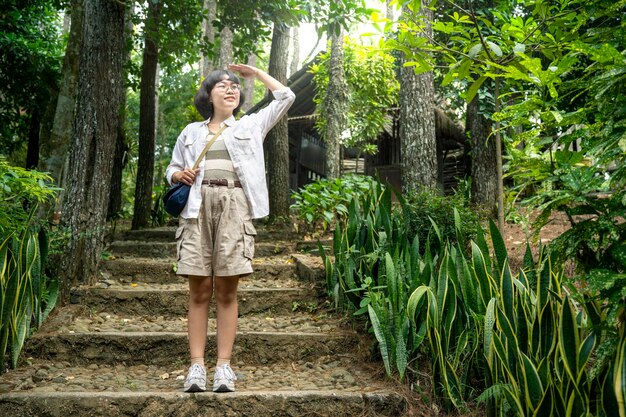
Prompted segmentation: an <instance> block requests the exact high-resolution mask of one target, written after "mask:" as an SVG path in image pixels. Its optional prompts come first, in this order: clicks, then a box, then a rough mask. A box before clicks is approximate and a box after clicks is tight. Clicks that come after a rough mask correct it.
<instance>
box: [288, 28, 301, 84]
mask: <svg viewBox="0 0 626 417" xmlns="http://www.w3.org/2000/svg"><path fill="white" fill-rule="evenodd" d="M291 44H292V45H293V48H292V49H291V64H290V68H289V76H291V75H292V74H293V73H295V72H296V71H298V66H299V65H300V28H299V27H297V26H294V27H292V28H291Z"/></svg>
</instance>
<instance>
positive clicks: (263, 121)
mask: <svg viewBox="0 0 626 417" xmlns="http://www.w3.org/2000/svg"><path fill="white" fill-rule="evenodd" d="M272 94H273V95H274V100H273V101H272V102H270V104H269V105H267V106H266V107H264V108H263V109H261V110H259V111H258V112H257V113H254V114H251V115H246V116H243V117H242V118H241V119H239V120H235V118H234V117H232V116H231V117H230V118H228V119H227V120H225V121H224V124H226V125H227V126H228V127H227V128H226V129H225V130H224V131H223V132H222V135H221V137H222V138H223V139H224V144H225V145H226V149H227V150H228V153H229V155H230V158H231V160H232V161H233V166H234V167H235V172H236V173H237V176H238V177H239V181H241V186H242V188H243V191H244V193H245V194H246V197H247V198H248V204H249V205H250V210H251V213H252V218H253V219H256V218H259V217H265V216H267V215H268V214H269V211H270V210H269V197H268V192H267V182H266V179H265V159H264V155H263V140H264V139H265V135H267V132H269V131H270V129H271V128H272V127H274V125H275V124H276V123H277V122H278V121H279V120H280V119H281V117H283V116H284V115H285V114H287V110H289V107H291V105H292V104H293V102H294V100H295V98H296V96H295V94H294V93H293V92H292V91H291V89H290V88H288V87H285V88H284V89H280V90H276V91H274V92H273V93H272ZM208 123H209V120H205V121H204V122H196V123H190V124H188V125H187V126H186V127H185V128H184V129H183V131H182V132H181V134H180V135H179V136H178V139H177V140H176V145H175V146H174V151H173V152H172V161H171V162H170V164H169V165H168V167H167V170H166V172H165V175H166V177H167V182H168V183H170V184H172V174H174V173H175V172H177V171H182V170H183V169H185V168H191V167H192V166H193V164H194V163H195V162H196V159H197V158H198V156H199V155H200V153H201V152H202V149H204V147H205V145H206V144H207V141H208V140H209V132H208V128H207V124H208ZM205 162H206V161H205V160H204V159H203V160H202V161H201V162H200V165H199V168H200V172H199V173H198V175H196V180H195V182H194V184H193V185H192V186H191V191H190V193H189V200H187V205H186V206H185V208H184V209H183V211H182V213H181V214H180V215H181V217H183V218H185V219H195V218H198V212H199V211H200V204H201V203H202V194H201V192H200V190H201V187H202V179H203V177H204V169H205V166H204V165H205Z"/></svg>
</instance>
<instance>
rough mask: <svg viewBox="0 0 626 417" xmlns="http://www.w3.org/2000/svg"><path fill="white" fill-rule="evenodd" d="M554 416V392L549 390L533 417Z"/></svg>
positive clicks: (545, 392) (544, 394)
mask: <svg viewBox="0 0 626 417" xmlns="http://www.w3.org/2000/svg"><path fill="white" fill-rule="evenodd" d="M554 415H555V414H554V405H553V394H552V390H551V389H550V388H548V389H546V390H545V391H544V393H543V397H542V398H541V401H540V402H539V406H538V407H537V409H536V410H535V412H534V413H533V417H552V416H554Z"/></svg>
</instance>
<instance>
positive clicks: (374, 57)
mask: <svg viewBox="0 0 626 417" xmlns="http://www.w3.org/2000/svg"><path fill="white" fill-rule="evenodd" d="M329 60H330V52H327V53H325V54H322V55H321V56H320V60H319V63H317V64H315V65H313V66H312V68H311V72H312V73H313V74H314V78H313V79H314V82H315V87H316V94H315V98H314V101H315V104H316V106H317V113H318V118H317V120H316V128H317V129H318V130H319V131H320V132H321V133H322V136H324V134H325V131H326V123H327V121H326V114H325V112H324V110H323V108H322V107H321V106H322V105H323V102H324V97H325V96H326V90H327V89H328V65H329ZM343 70H344V73H345V79H346V85H345V88H346V89H347V93H348V108H347V109H346V111H345V113H346V116H347V126H348V131H349V135H348V136H347V137H343V138H342V141H343V143H342V144H343V145H344V146H347V147H355V148H358V149H359V150H360V151H367V152H368V153H375V152H376V148H375V147H372V146H373V145H372V144H371V142H372V141H374V140H375V139H376V138H377V136H378V135H379V134H380V133H381V132H382V131H383V130H384V127H385V124H386V123H389V122H388V121H387V113H388V111H389V109H390V108H392V107H394V106H396V105H397V103H398V94H399V89H400V85H399V83H398V81H397V80H396V74H395V69H394V58H393V56H391V55H389V54H388V53H386V52H384V51H383V50H382V49H380V48H377V47H372V46H362V45H358V44H357V43H356V42H355V41H354V40H351V39H350V38H346V40H345V43H344V60H343Z"/></svg>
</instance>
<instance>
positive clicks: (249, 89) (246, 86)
mask: <svg viewBox="0 0 626 417" xmlns="http://www.w3.org/2000/svg"><path fill="white" fill-rule="evenodd" d="M256 61H257V58H256V55H255V54H253V53H251V54H249V55H248V60H247V61H246V63H247V64H248V65H251V66H253V67H256V65H257V64H256ZM243 96H244V102H243V104H242V105H241V111H242V112H244V113H245V112H247V111H248V110H249V109H250V107H252V105H253V104H254V78H248V79H244V80H243Z"/></svg>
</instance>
